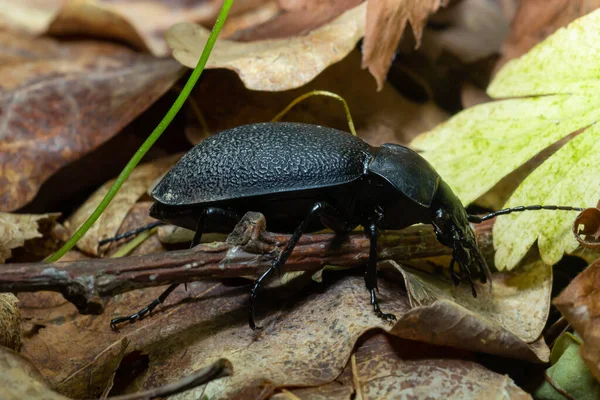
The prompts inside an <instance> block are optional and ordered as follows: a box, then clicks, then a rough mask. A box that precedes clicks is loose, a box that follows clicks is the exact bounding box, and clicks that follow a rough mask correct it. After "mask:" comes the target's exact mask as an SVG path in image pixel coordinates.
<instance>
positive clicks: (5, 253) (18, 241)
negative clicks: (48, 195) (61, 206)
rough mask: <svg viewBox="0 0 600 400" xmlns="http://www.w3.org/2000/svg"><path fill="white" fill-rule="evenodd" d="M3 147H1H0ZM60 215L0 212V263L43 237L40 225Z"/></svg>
mask: <svg viewBox="0 0 600 400" xmlns="http://www.w3.org/2000/svg"><path fill="white" fill-rule="evenodd" d="M0 146H1V145H0ZM59 215H60V214H57V213H54V214H39V215H34V214H9V213H4V212H0V263H4V262H5V261H6V260H7V259H8V258H10V256H11V251H10V250H11V249H15V248H17V247H21V246H23V245H24V244H25V241H26V240H30V239H34V238H39V237H42V234H41V233H40V232H39V224H40V223H46V222H50V223H53V222H54V221H55V220H56V218H58V217H59Z"/></svg>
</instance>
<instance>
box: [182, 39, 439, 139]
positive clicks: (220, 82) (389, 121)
mask: <svg viewBox="0 0 600 400" xmlns="http://www.w3.org/2000/svg"><path fill="white" fill-rule="evenodd" d="M204 77H205V79H203V80H202V81H201V82H199V83H198V86H197V87H196V89H195V90H194V92H193V95H192V96H193V98H194V99H195V101H196V104H197V105H198V108H199V109H200V110H201V111H202V113H203V114H204V117H205V119H206V122H207V124H208V126H209V128H210V132H211V133H214V132H219V131H222V130H225V129H229V128H233V127H235V126H239V125H244V124H249V123H256V122H266V121H270V120H271V119H272V118H273V117H274V116H275V115H277V114H278V113H279V112H280V111H281V110H282V109H283V107H285V106H286V105H287V104H289V103H290V102H291V101H292V100H294V99H295V98H296V97H298V96H301V95H303V94H305V93H307V92H309V91H311V90H316V89H319V90H329V91H331V92H334V93H337V94H338V95H340V96H342V97H343V98H344V99H345V100H346V102H347V103H348V106H349V108H350V113H351V114H352V118H353V120H354V125H355V126H356V129H357V132H358V135H359V136H360V137H362V138H363V139H365V140H366V141H367V142H369V144H371V145H374V146H375V145H381V144H382V143H403V144H406V143H408V142H409V141H410V140H411V139H412V138H414V137H415V136H417V135H418V134H419V133H421V132H423V131H425V130H427V129H430V128H433V127H435V126H436V125H437V124H438V123H440V122H442V121H445V120H446V119H447V118H448V114H447V113H446V112H444V111H443V110H441V109H440V108H439V107H438V106H436V105H435V104H434V103H433V102H428V103H425V104H418V103H415V102H412V101H410V100H407V99H406V98H404V97H402V96H401V95H400V94H398V92H396V91H395V90H394V89H393V88H392V87H391V85H389V84H388V83H385V84H384V88H383V90H382V91H381V92H379V93H375V92H374V91H373V81H372V78H371V76H370V75H369V73H368V72H367V71H364V70H362V69H361V68H360V52H359V51H357V50H354V51H352V52H351V53H350V54H349V55H348V56H347V57H346V58H345V59H343V60H342V61H341V62H339V63H336V64H334V65H332V66H330V67H329V68H327V69H326V70H325V71H323V73H322V74H320V75H319V76H317V77H316V78H315V79H314V80H313V81H311V82H310V83H308V84H307V85H305V86H303V87H301V88H298V89H294V90H288V91H284V92H260V91H253V90H247V89H246V88H245V87H244V86H243V84H242V82H241V81H240V80H239V78H238V77H237V76H235V75H234V73H233V72H231V71H226V70H215V71H207V72H206V74H205V75H204ZM349 80H351V81H352V85H349V84H348V81H349ZM283 121H290V122H292V121H293V122H304V123H312V124H317V125H322V126H328V127H331V128H335V129H341V130H344V131H348V121H347V119H346V114H345V113H344V108H343V106H342V104H341V103H340V102H339V101H337V100H334V99H331V98H327V97H321V96H315V97H311V98H309V99H307V100H304V101H303V102H302V103H301V104H299V105H297V106H296V107H294V108H292V110H291V111H290V112H289V113H288V114H286V115H285V116H284V118H283ZM198 125H199V124H198V123H193V124H190V125H189V126H188V127H187V128H186V135H187V136H188V138H189V139H190V141H191V142H192V143H194V144H195V143H198V142H199V141H200V140H202V139H203V138H205V137H206V134H205V133H204V131H203V130H202V129H200V127H199V126H198Z"/></svg>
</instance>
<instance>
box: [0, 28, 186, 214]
mask: <svg viewBox="0 0 600 400" xmlns="http://www.w3.org/2000/svg"><path fill="white" fill-rule="evenodd" d="M13 38H14V36H13V35H11V34H8V33H0V47H2V48H3V49H4V48H7V49H8V50H7V51H6V52H7V53H9V54H11V53H18V52H19V49H20V47H16V48H15V45H16V46H20V45H21V44H23V43H24V41H23V40H22V38H21V39H20V40H16V41H15V40H13ZM30 40H32V41H33V40H35V39H33V38H31V39H30ZM38 48H39V47H38V46H31V47H28V48H26V49H25V54H27V55H29V57H28V58H27V59H23V60H22V61H21V62H19V63H14V62H13V63H10V64H8V65H3V66H0V95H1V96H0V165H2V169H1V170H0V188H1V189H0V209H1V210H3V211H10V210H14V209H17V208H19V207H22V206H24V205H25V204H27V203H28V202H29V201H30V200H31V199H32V198H33V197H34V196H35V194H36V193H37V191H38V189H39V187H40V185H41V184H42V183H43V182H44V181H45V180H46V179H47V178H48V177H49V176H50V175H52V174H53V173H54V172H56V171H57V170H58V169H59V168H60V167H62V166H64V165H65V164H67V163H69V162H71V161H73V160H75V159H77V158H79V157H81V156H82V155H83V154H86V153H88V152H90V151H91V150H93V149H95V148H96V147H98V146H99V145H100V144H101V143H103V142H105V141H106V140H108V139H109V138H111V137H112V136H113V135H115V134H116V133H117V132H119V130H120V129H121V128H123V127H124V126H125V125H126V124H127V123H129V122H130V121H131V120H132V119H133V118H135V117H136V116H137V115H138V114H139V113H141V112H142V111H144V110H145V109H146V108H147V107H148V106H150V104H152V103H153V102H154V101H155V100H156V99H157V98H158V97H159V96H161V95H162V94H163V93H164V92H165V91H166V90H167V89H168V88H169V87H171V85H172V84H173V83H174V82H175V81H176V79H177V78H178V77H179V74H180V72H181V69H180V67H179V66H178V64H177V63H176V62H174V61H172V60H159V59H156V58H153V57H150V56H147V55H142V54H137V53H134V52H133V51H131V50H129V49H126V48H124V47H122V46H117V45H112V44H106V43H94V42H70V43H62V44H57V43H55V45H54V46H51V47H49V49H53V50H54V51H53V52H52V53H51V54H48V48H46V50H44V51H43V52H42V53H41V54H37V53H36V52H35V49H38ZM32 49H33V51H32Z"/></svg>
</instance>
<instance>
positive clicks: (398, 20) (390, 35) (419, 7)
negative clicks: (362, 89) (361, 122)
mask: <svg viewBox="0 0 600 400" xmlns="http://www.w3.org/2000/svg"><path fill="white" fill-rule="evenodd" d="M447 3H448V0H369V1H368V2H367V17H366V18H367V26H366V29H365V41H364V47H363V62H362V65H363V68H369V71H370V72H371V74H372V75H373V76H374V77H375V80H376V81H377V88H378V90H381V88H382V87H383V82H384V81H385V77H386V75H387V72H388V70H389V68H390V64H391V63H392V59H393V58H394V54H395V52H396V48H397V47H398V43H399V42H400V37H401V36H402V34H403V33H404V28H405V27H406V23H407V22H410V26H411V28H412V30H413V33H414V36H415V38H416V41H417V46H419V44H420V41H421V36H422V34H423V27H424V26H425V24H426V23H427V17H428V16H429V14H431V13H434V12H435V11H437V9H438V8H440V6H445V5H446V4H447Z"/></svg>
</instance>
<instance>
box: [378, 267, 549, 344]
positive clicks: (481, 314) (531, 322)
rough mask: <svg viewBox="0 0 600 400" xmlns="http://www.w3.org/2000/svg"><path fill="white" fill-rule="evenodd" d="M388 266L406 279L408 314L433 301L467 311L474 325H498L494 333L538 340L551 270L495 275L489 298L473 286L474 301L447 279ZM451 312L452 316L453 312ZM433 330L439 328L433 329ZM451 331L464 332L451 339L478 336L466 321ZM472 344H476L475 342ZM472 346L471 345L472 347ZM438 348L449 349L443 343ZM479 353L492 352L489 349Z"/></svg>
mask: <svg viewBox="0 0 600 400" xmlns="http://www.w3.org/2000/svg"><path fill="white" fill-rule="evenodd" d="M389 265H390V266H391V267H392V268H395V269H396V270H399V271H400V272H401V273H402V275H403V277H404V279H405V282H406V287H407V291H408V295H409V300H410V302H411V306H413V307H415V308H413V310H412V311H411V312H415V313H418V312H420V311H417V310H418V306H430V305H435V302H436V301H441V300H443V301H447V302H448V305H447V306H448V307H451V308H453V307H457V308H464V309H467V310H469V312H470V313H472V314H473V315H474V316H476V318H475V319H474V321H473V323H474V324H477V325H479V324H482V323H483V324H490V323H491V324H490V326H492V325H497V327H496V328H494V330H496V331H497V330H498V329H499V327H501V328H502V329H505V330H506V331H508V332H511V333H512V334H513V335H515V336H516V337H518V338H520V339H521V340H522V341H523V342H525V343H533V342H535V341H536V340H537V339H539V337H540V336H541V334H542V330H543V329H544V326H545V325H546V320H547V319H548V312H549V311H550V297H551V293H552V268H551V267H550V266H548V265H545V264H544V263H543V262H542V261H540V260H534V261H530V262H528V263H525V265H522V266H521V267H520V268H518V269H517V270H516V271H510V272H508V271H502V272H498V273H494V274H493V281H494V284H493V291H492V293H491V294H490V293H489V291H488V290H487V289H488V286H487V284H481V283H479V282H475V285H476V287H477V298H474V297H473V296H472V295H471V292H470V291H469V290H464V289H463V288H460V287H456V286H454V285H453V284H452V283H451V282H450V280H449V279H446V280H441V279H439V277H436V276H435V275H432V274H427V273H424V272H421V271H419V270H414V269H409V268H406V267H404V268H403V267H400V266H399V265H398V264H395V263H393V262H392V263H390V264H389ZM446 265H448V263H447V262H446V263H444V266H446ZM450 312H451V313H454V311H450ZM482 321H486V322H482ZM436 324H440V321H439V320H438V321H436ZM432 329H434V330H437V329H441V328H437V327H432ZM452 329H460V330H464V332H459V333H457V334H456V335H454V336H455V337H463V338H466V337H468V336H469V335H471V333H472V332H474V331H477V332H478V334H480V331H479V330H477V329H474V328H473V327H472V326H470V325H469V324H468V323H467V322H466V321H463V323H462V324H460V325H454V326H453V327H452ZM441 336H444V335H441ZM446 336H448V335H446ZM473 340H474V342H476V341H479V339H475V338H474V339H473ZM474 342H473V343H471V345H472V346H474ZM440 344H443V345H449V344H448V343H444V342H442V343H440ZM453 345H454V344H453ZM483 346H484V347H485V346H486V345H485V344H483ZM491 346H492V345H490V347H491ZM471 349H473V348H472V347H471ZM479 351H488V352H489V351H491V350H490V348H488V349H487V350H479Z"/></svg>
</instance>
